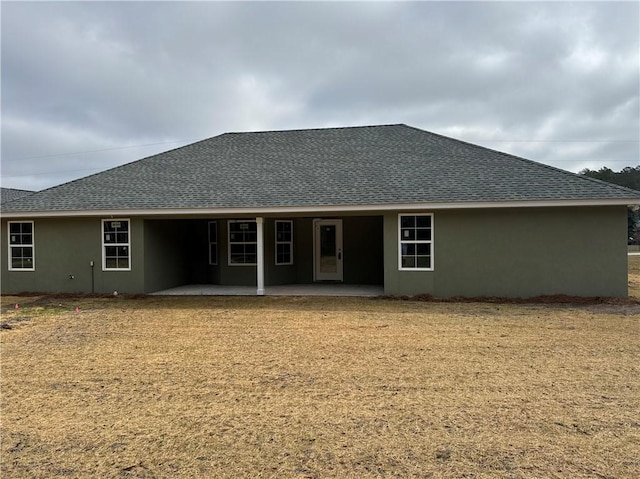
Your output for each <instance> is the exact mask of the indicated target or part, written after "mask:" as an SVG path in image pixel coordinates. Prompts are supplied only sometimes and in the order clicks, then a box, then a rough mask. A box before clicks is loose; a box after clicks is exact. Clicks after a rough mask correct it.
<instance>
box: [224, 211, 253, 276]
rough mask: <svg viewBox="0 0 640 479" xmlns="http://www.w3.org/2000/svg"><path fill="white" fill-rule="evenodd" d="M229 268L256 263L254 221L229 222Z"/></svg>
mask: <svg viewBox="0 0 640 479" xmlns="http://www.w3.org/2000/svg"><path fill="white" fill-rule="evenodd" d="M228 225H229V266H255V265H256V264H257V263H258V224H257V223H256V221H255V220H252V221H251V220H229V222H228Z"/></svg>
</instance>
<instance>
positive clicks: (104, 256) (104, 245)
mask: <svg viewBox="0 0 640 479" xmlns="http://www.w3.org/2000/svg"><path fill="white" fill-rule="evenodd" d="M116 221H120V222H124V221H126V222H127V243H105V241H104V235H105V230H104V227H105V224H107V223H112V222H116ZM100 236H101V237H102V271H131V263H132V254H131V219H130V218H109V219H103V220H102V222H101V224H100ZM113 246H115V247H123V246H126V247H127V248H128V252H129V254H128V256H127V259H128V260H129V261H128V264H129V266H128V267H127V268H107V247H113Z"/></svg>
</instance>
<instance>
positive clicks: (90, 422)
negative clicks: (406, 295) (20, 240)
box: [0, 257, 640, 479]
mask: <svg viewBox="0 0 640 479" xmlns="http://www.w3.org/2000/svg"><path fill="white" fill-rule="evenodd" d="M634 258H636V257H634ZM629 278H630V291H631V292H632V293H633V294H635V295H636V297H640V294H638V290H637V289H635V288H636V287H637V285H639V284H640V258H639V261H637V262H636V261H635V260H634V261H632V264H630V274H629ZM634 282H637V283H634ZM15 302H19V303H20V308H19V309H18V310H16V309H14V307H13V305H14V304H15ZM76 306H79V307H80V312H79V313H75V312H74V309H75V307H76ZM2 312H3V315H2V316H3V317H2V321H3V324H5V325H7V327H10V328H11V329H3V330H2V331H1V332H0V338H1V340H2V351H1V352H2V356H1V360H2V376H1V384H2V403H1V408H2V409H1V411H2V424H1V431H2V444H1V454H2V457H1V459H2V464H1V474H0V475H1V476H2V477H3V478H4V477H7V478H14V477H15V478H18V477H20V478H22V477H25V478H45V477H104V478H127V477H129V478H133V477H138V478H145V477H146V478H164V477H167V478H173V477H185V478H186V477H215V478H225V477H265V478H266V477H278V478H279V477H300V478H315V477H318V478H319V477H341V478H342V477H344V478H349V477H353V478H356V477H358V478H360V477H432V478H449V477H461V478H462V477H467V478H513V479H515V478H630V479H631V478H634V479H635V478H637V477H640V458H639V455H638V450H639V448H640V419H639V417H638V410H639V409H640V399H639V398H640V386H639V383H638V377H639V376H640V371H639V366H640V340H639V334H638V333H639V332H640V306H639V305H638V304H633V303H628V304H615V303H611V304H588V305H585V304H582V305H572V304H539V305H536V304H499V303H425V302H409V301H388V300H370V299H349V298H340V299H335V298H270V297H267V298H175V297H174V298H136V299H131V298H121V297H119V298H81V299H77V298H71V297H64V298H51V297H20V298H15V297H3V298H2Z"/></svg>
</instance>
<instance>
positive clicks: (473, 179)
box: [3, 125, 640, 212]
mask: <svg viewBox="0 0 640 479" xmlns="http://www.w3.org/2000/svg"><path fill="white" fill-rule="evenodd" d="M622 198H630V199H635V200H636V201H638V199H640V194H639V193H637V192H633V191H632V190H628V189H626V188H622V187H618V186H615V185H610V184H607V183H604V182H601V181H598V180H592V179H590V178H586V177H582V176H578V175H575V174H573V173H569V172H566V171H563V170H559V169H556V168H553V167H549V166H546V165H542V164H539V163H535V162H533V161H529V160H525V159H522V158H518V157H515V156H512V155H508V154H505V153H500V152H497V151H494V150H490V149H487V148H483V147H480V146H477V145H473V144H469V143H465V142H462V141H459V140H455V139H452V138H447V137H444V136H441V135H437V134H434V133H430V132H427V131H423V130H419V129H416V128H413V127H409V126H406V125H388V126H370V127H351V128H327V129H316V130H290V131H272V132H256V133H225V134H223V135H220V136H216V137H213V138H210V139H207V140H203V141H200V142H197V143H193V144H191V145H187V146H185V147H182V148H178V149H175V150H171V151H167V152H165V153H161V154H158V155H155V156H151V157H148V158H144V159H142V160H139V161H136V162H133V163H129V164H126V165H123V166H120V167H117V168H114V169H111V170H107V171H104V172H101V173H98V174H95V175H92V176H88V177H86V178H82V179H79V180H75V181H72V182H70V183H66V184H63V185H60V186H57V187H54V188H50V189H48V190H44V191H41V192H38V193H35V194H33V195H29V196H27V197H24V198H21V199H19V200H16V201H12V202H11V203H9V204H7V205H3V210H5V211H29V212H33V211H43V212H46V211H74V210H75V211H84V210H113V209H116V210H126V209H164V208H185V209H200V208H202V209H206V208H236V207H243V208H247V207H249V208H251V207H256V208H258V207H288V206H292V207H295V206H338V205H392V204H403V203H405V204H406V203H470V202H503V201H534V200H594V199H622Z"/></svg>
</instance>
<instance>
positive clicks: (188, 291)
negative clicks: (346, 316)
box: [151, 284, 384, 297]
mask: <svg viewBox="0 0 640 479" xmlns="http://www.w3.org/2000/svg"><path fill="white" fill-rule="evenodd" d="M151 294H152V295H155V296H255V295H256V287H255V286H222V285H217V284H188V285H184V286H178V287H176V288H171V289H165V290H162V291H156V292H155V293H151ZM383 294H384V288H383V287H382V286H377V285H373V286H372V285H359V284H287V285H278V286H267V287H266V288H265V295H266V296H367V297H371V296H381V295H383Z"/></svg>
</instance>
